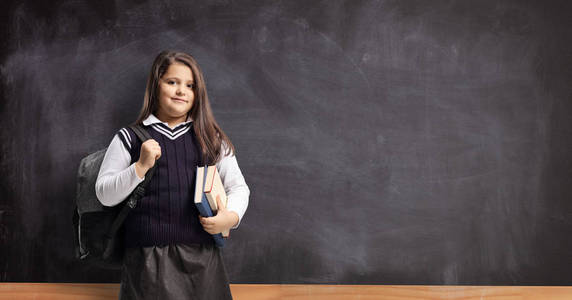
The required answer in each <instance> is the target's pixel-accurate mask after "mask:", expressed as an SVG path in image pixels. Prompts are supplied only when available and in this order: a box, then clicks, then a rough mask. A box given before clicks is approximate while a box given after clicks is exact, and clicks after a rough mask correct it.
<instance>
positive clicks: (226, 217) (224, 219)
mask: <svg viewBox="0 0 572 300" xmlns="http://www.w3.org/2000/svg"><path fill="white" fill-rule="evenodd" d="M216 203H217V206H218V211H217V213H216V216H214V217H208V218H205V217H202V216H199V220H200V222H201V224H202V225H203V228H204V229H205V231H206V232H208V233H210V234H217V233H221V232H223V231H225V230H229V229H230V228H231V227H233V226H234V225H236V223H238V214H237V213H235V212H233V211H229V210H227V209H226V207H224V206H223V205H222V202H221V201H220V196H217V197H216Z"/></svg>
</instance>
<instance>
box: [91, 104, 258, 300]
mask: <svg viewBox="0 0 572 300" xmlns="http://www.w3.org/2000/svg"><path fill="white" fill-rule="evenodd" d="M143 125H144V127H145V129H146V130H147V132H148V133H149V134H150V135H151V137H152V138H153V139H154V140H155V141H157V142H158V143H159V145H160V146H161V157H160V158H159V159H158V160H157V161H156V162H155V164H156V168H155V173H154V175H153V177H152V178H151V180H150V182H149V184H148V186H147V189H146V191H145V195H144V196H143V197H142V198H141V200H140V201H139V203H138V204H137V207H135V209H133V210H132V211H131V212H130V214H129V215H128V216H127V218H126V220H125V223H124V229H125V237H124V239H125V240H124V241H125V245H126V253H125V258H124V263H123V273H122V280H121V291H120V299H232V296H231V294H230V289H229V286H228V278H227V275H226V270H225V268H224V264H223V260H222V254H221V250H220V249H219V248H217V247H216V246H215V245H214V241H213V238H212V235H210V234H209V233H207V232H206V231H205V230H204V229H203V227H202V225H201V224H200V222H199V219H198V215H199V213H198V210H197V209H196V207H195V205H194V203H193V199H192V198H193V195H194V194H193V193H194V184H195V170H196V167H197V166H199V165H200V164H201V162H202V154H201V151H200V148H199V147H200V146H199V143H198V140H197V138H196V136H195V134H194V130H193V127H192V126H193V122H192V120H187V121H186V122H183V123H180V124H178V125H176V126H175V127H174V128H170V127H169V126H168V125H167V123H164V122H161V121H160V120H159V119H158V118H157V117H155V116H154V115H150V116H149V117H148V118H147V119H145V120H144V121H143ZM225 149H226V148H225V145H224V144H223V148H222V150H221V151H223V152H222V153H223V158H222V159H221V160H219V161H218V162H217V164H216V165H217V169H218V171H219V174H220V176H221V180H222V182H223V185H224V186H225V190H226V193H227V196H228V197H227V198H228V200H227V209H228V210H230V211H234V212H236V213H237V215H238V216H239V222H238V224H237V225H235V226H234V227H233V229H235V228H237V227H238V225H239V224H240V221H241V220H242V217H243V215H244V213H245V211H246V208H247V206H248V197H249V194H250V191H249V189H248V186H247V185H246V183H245V181H244V177H243V176H242V173H241V172H240V169H239V167H238V163H237V161H236V157H235V156H234V154H233V153H231V154H230V155H226V156H225V155H224V153H225ZM140 151H141V141H140V140H139V139H138V138H137V137H136V135H135V133H134V132H132V131H131V129H130V128H122V129H121V130H119V132H118V133H117V135H116V136H115V137H114V138H113V140H112V141H111V144H110V145H109V148H108V149H107V152H106V154H105V157H104V159H103V162H102V165H101V168H100V172H99V175H98V178H97V181H96V194H97V197H98V198H99V200H100V201H101V202H102V204H103V205H106V206H114V205H117V204H119V203H120V202H122V201H123V200H125V199H126V198H127V197H128V196H129V194H130V193H131V192H132V191H133V190H134V189H135V187H136V186H137V185H138V184H139V183H141V182H142V181H143V180H144V178H139V177H138V176H137V174H136V172H135V162H137V161H138V160H139V155H140Z"/></svg>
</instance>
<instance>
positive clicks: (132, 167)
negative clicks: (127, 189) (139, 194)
mask: <svg viewBox="0 0 572 300" xmlns="http://www.w3.org/2000/svg"><path fill="white" fill-rule="evenodd" d="M135 164H136V163H132V164H131V165H130V166H129V172H130V173H131V178H133V181H134V182H135V183H137V184H140V183H141V182H143V180H145V176H143V178H139V175H137V172H136V171H135Z"/></svg>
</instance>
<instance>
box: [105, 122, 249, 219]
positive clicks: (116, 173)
mask: <svg viewBox="0 0 572 300" xmlns="http://www.w3.org/2000/svg"><path fill="white" fill-rule="evenodd" d="M190 122H192V119H191V118H188V119H187V121H185V122H182V123H179V124H177V125H176V126H174V127H177V126H180V125H183V124H187V123H190ZM154 123H163V124H165V125H167V126H168V124H167V123H165V122H162V121H161V120H159V119H158V118H157V117H156V116H154V115H153V114H151V115H149V117H147V118H146V119H145V120H144V121H143V125H145V126H149V125H151V124H154ZM169 127H170V126H169ZM174 127H170V128H174ZM226 149H227V147H226V144H225V143H223V145H222V149H221V151H222V152H221V153H222V159H220V160H219V161H218V162H217V163H216V167H217V170H218V172H219V174H220V178H221V180H222V183H223V185H224V189H225V191H226V195H227V209H228V210H230V211H233V212H235V213H236V214H237V215H238V223H237V224H236V225H235V226H234V227H232V229H236V228H238V225H239V224H240V221H241V220H242V217H243V216H244V213H245V212H246V208H247V207H248V197H249V196H250V190H249V188H248V186H247V185H246V182H245V180H244V177H243V176H242V172H241V171H240V168H239V167H238V162H237V160H236V156H235V155H234V153H232V151H231V153H230V154H229V155H224V153H226ZM144 179H145V178H139V176H137V173H136V172H135V163H133V164H131V154H129V151H128V150H127V149H126V148H125V146H124V145H123V143H122V142H121V140H120V138H119V136H118V135H117V134H116V135H115V136H114V137H113V140H112V141H111V143H110V144H109V147H108V148H107V151H106V152H105V156H104V158H103V162H102V163H101V168H100V169H99V174H98V176H97V181H96V183H95V193H96V195H97V198H98V199H99V201H100V202H101V203H102V204H103V205H105V206H115V205H117V204H119V203H121V202H122V201H123V200H125V199H127V197H128V196H129V195H130V194H131V192H132V191H133V190H134V189H135V187H137V185H138V184H139V183H141V182H142V181H143V180H144Z"/></svg>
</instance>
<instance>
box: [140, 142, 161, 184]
mask: <svg viewBox="0 0 572 300" xmlns="http://www.w3.org/2000/svg"><path fill="white" fill-rule="evenodd" d="M159 157H161V146H159V143H157V141H155V140H154V139H148V140H146V141H145V142H144V143H143V144H141V154H140V155H139V160H138V161H137V162H136V163H135V172H136V173H137V176H139V178H144V177H145V174H146V173H147V171H149V169H151V168H152V167H153V166H154V165H155V161H156V160H157V159H159Z"/></svg>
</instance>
